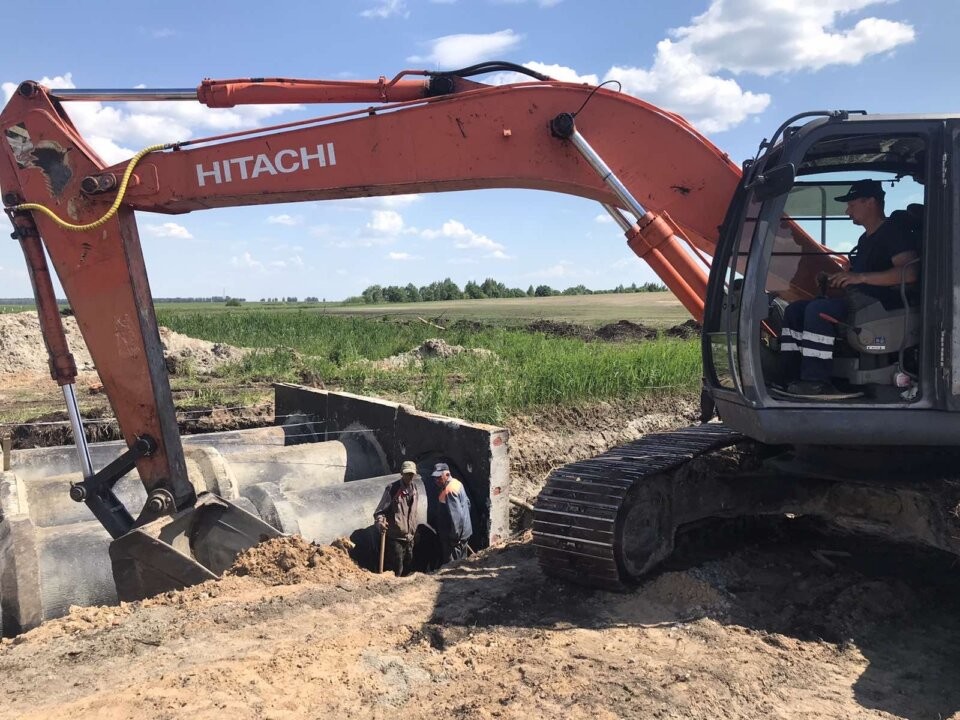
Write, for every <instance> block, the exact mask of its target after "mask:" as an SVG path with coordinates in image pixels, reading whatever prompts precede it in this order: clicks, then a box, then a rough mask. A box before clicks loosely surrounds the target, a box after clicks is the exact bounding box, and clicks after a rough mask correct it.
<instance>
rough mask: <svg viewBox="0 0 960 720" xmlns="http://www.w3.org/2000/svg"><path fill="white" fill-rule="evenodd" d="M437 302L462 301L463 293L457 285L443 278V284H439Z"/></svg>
mask: <svg viewBox="0 0 960 720" xmlns="http://www.w3.org/2000/svg"><path fill="white" fill-rule="evenodd" d="M437 299H438V300H462V299H463V291H462V290H460V286H459V285H457V284H456V283H455V282H454V281H453V280H451V279H450V278H444V279H443V282H442V283H440V297H438V298H437Z"/></svg>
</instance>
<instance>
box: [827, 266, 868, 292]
mask: <svg viewBox="0 0 960 720" xmlns="http://www.w3.org/2000/svg"><path fill="white" fill-rule="evenodd" d="M865 282H866V278H864V276H863V273H857V272H850V271H849V270H844V271H843V272H838V273H834V274H833V275H831V276H830V287H835V288H845V287H847V286H848V285H862V284H863V283H865Z"/></svg>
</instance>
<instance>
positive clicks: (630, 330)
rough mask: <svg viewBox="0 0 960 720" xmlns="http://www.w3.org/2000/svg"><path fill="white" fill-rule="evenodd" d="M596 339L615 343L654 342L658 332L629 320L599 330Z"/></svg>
mask: <svg viewBox="0 0 960 720" xmlns="http://www.w3.org/2000/svg"><path fill="white" fill-rule="evenodd" d="M596 337H597V338H598V339H600V340H609V341H613V342H623V341H625V340H633V341H637V340H653V339H655V338H656V337H657V331H656V330H655V329H654V328H652V327H648V326H646V325H644V324H643V323H635V322H630V321H629V320H620V321H618V322H615V323H610V324H609V325H604V326H603V327H600V328H597V332H596Z"/></svg>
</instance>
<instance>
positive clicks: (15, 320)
mask: <svg viewBox="0 0 960 720" xmlns="http://www.w3.org/2000/svg"><path fill="white" fill-rule="evenodd" d="M63 330H64V333H65V335H66V337H67V343H68V344H69V346H70V351H71V352H72V353H73V357H74V360H75V361H76V363H77V370H78V371H79V372H81V373H83V372H92V371H93V370H95V367H94V365H93V360H92V359H91V357H90V353H89V352H88V351H87V347H86V345H85V344H84V342H83V337H82V336H81V335H80V328H79V327H78V325H77V320H76V318H74V317H72V316H71V317H64V318H63ZM160 340H161V341H162V343H163V355H164V360H165V361H166V363H167V369H168V370H169V371H170V372H171V373H173V374H176V373H179V374H182V373H185V372H198V373H209V372H211V371H212V370H213V369H214V368H216V367H218V366H219V365H222V364H224V363H227V362H232V361H234V360H239V359H240V358H242V357H243V356H244V354H246V353H247V352H248V351H247V350H244V349H241V348H235V347H233V346H231V345H225V344H223V343H211V342H207V341H206V340H197V339H196V338H191V337H187V336H186V335H181V334H180V333H176V332H173V331H172V330H168V329H167V328H163V327H162V328H160ZM47 372H48V369H47V351H46V348H45V346H44V344H43V335H42V334H41V333H40V323H39V320H38V319H37V313H36V312H22V313H4V314H0V375H10V374H14V373H17V374H24V373H27V374H44V375H46V374H47Z"/></svg>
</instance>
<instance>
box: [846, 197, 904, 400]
mask: <svg viewBox="0 0 960 720" xmlns="http://www.w3.org/2000/svg"><path fill="white" fill-rule="evenodd" d="M890 219H891V220H892V221H893V222H896V223H899V224H900V226H901V228H902V229H903V231H904V232H906V233H909V234H912V235H914V237H916V238H917V248H918V251H922V248H921V244H920V241H921V239H922V238H923V205H921V204H920V203H912V204H911V205H908V206H907V209H906V210H896V211H894V212H892V213H891V214H890ZM914 262H919V260H917V261H914ZM904 291H905V292H904V295H905V296H906V297H905V300H906V303H905V306H904V307H895V308H889V309H888V308H885V307H884V306H883V303H881V302H880V301H879V300H878V299H877V298H875V297H873V296H871V295H868V294H866V293H864V292H861V291H859V290H856V289H853V290H849V291H847V292H846V294H845V296H844V299H845V300H846V303H847V320H846V323H845V326H846V330H845V332H844V333H843V335H842V337H843V339H844V340H845V342H846V344H847V345H848V346H849V348H850V350H852V351H853V353H854V355H855V356H854V357H849V356H848V357H843V356H839V357H835V358H834V366H833V374H834V375H835V376H837V377H842V378H845V379H846V380H847V382H849V383H850V384H851V385H867V384H870V383H875V384H879V385H892V384H893V383H894V380H893V376H894V374H895V373H896V372H897V369H898V367H897V364H898V362H899V354H900V352H901V351H902V350H905V349H907V348H910V347H913V346H915V345H918V344H919V343H920V333H921V328H922V319H921V316H920V302H919V296H920V293H919V282H915V283H911V284H910V285H907V286H906V287H905V288H904Z"/></svg>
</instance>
